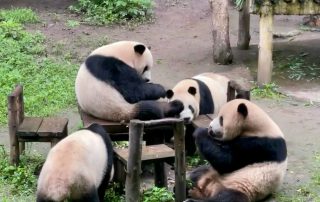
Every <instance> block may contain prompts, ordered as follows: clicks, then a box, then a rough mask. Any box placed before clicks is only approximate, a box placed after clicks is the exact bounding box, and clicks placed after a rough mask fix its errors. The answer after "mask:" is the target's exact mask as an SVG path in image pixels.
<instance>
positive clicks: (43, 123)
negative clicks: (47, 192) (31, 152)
mask: <svg viewBox="0 0 320 202" xmlns="http://www.w3.org/2000/svg"><path fill="white" fill-rule="evenodd" d="M67 125H68V119H65V118H42V117H25V116H24V102H23V87H22V86H21V85H17V86H16V87H15V89H14V90H13V91H12V93H11V94H10V95H8V127H9V137H10V163H11V164H16V165H17V164H18V163H19V155H20V153H22V152H23V151H24V149H25V142H51V144H52V145H55V144H56V143H57V142H58V141H59V140H61V139H62V138H64V137H65V136H67V135H68V134H67V133H68V132H67ZM39 131H40V133H39ZM41 135H44V137H43V138H42V137H41ZM19 142H20V145H19Z"/></svg>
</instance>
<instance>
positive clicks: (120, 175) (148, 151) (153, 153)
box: [114, 144, 175, 186]
mask: <svg viewBox="0 0 320 202" xmlns="http://www.w3.org/2000/svg"><path fill="white" fill-rule="evenodd" d="M114 154H115V168H116V169H115V170H116V172H115V174H116V175H115V179H116V180H117V181H119V182H121V183H124V182H125V180H126V168H127V164H128V158H129V149H128V148H115V149H114ZM174 158H175V151H174V150H173V149H172V148H170V147H168V146H167V145H165V144H158V145H148V146H142V152H141V164H146V163H154V164H155V163H163V162H166V163H169V164H173V163H174ZM154 166H155V165H154ZM155 169H157V168H156V166H155ZM158 170H159V171H158V172H157V173H156V172H155V174H154V182H155V184H157V185H158V186H166V183H164V184H158V183H157V182H158V181H159V178H163V177H165V176H166V175H165V174H164V173H162V171H161V169H158ZM163 172H164V171H163ZM164 180H166V179H161V180H160V181H164Z"/></svg>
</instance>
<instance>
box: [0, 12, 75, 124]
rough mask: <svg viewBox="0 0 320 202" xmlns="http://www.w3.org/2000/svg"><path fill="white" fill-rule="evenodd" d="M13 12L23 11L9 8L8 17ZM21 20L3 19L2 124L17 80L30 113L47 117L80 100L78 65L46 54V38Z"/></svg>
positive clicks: (0, 35) (0, 57) (0, 61)
mask: <svg viewBox="0 0 320 202" xmlns="http://www.w3.org/2000/svg"><path fill="white" fill-rule="evenodd" d="M10 11H12V12H13V13H14V14H15V13H19V12H17V10H8V11H5V12H6V13H7V15H8V16H15V15H14V14H10ZM2 12H4V11H2ZM15 19H17V21H14V20H15ZM20 21H21V20H20V19H19V17H13V18H12V19H11V18H10V20H9V21H0V47H5V48H0V75H1V76H0V86H1V88H0V100H2V102H0V124H4V123H6V120H7V117H6V113H7V102H6V100H7V98H6V96H7V95H8V94H9V93H10V92H11V91H12V89H13V88H14V86H15V84H17V83H20V84H22V85H23V86H24V100H25V111H26V113H27V115H32V116H47V115H50V114H53V113H56V112H58V111H59V110H61V109H63V108H65V107H68V106H71V105H73V104H74V103H76V102H75V100H76V99H75V94H74V81H75V76H76V72H77V65H74V64H72V63H70V62H69V61H67V60H65V59H64V58H63V56H61V57H62V58H59V56H57V57H56V58H55V59H52V58H50V57H48V56H46V47H45V45H44V43H45V37H44V36H43V35H42V34H41V33H39V32H35V33H30V32H27V31H26V30H25V28H24V27H23V25H22V24H20V23H19V22H20Z"/></svg>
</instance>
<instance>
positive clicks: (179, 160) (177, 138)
mask: <svg viewBox="0 0 320 202" xmlns="http://www.w3.org/2000/svg"><path fill="white" fill-rule="evenodd" d="M184 130H185V128H184V123H183V121H182V120H180V121H179V122H177V123H176V124H174V127H173V131H174V149H175V161H174V173H175V201H176V202H181V201H184V200H185V199H186V154H185V137H184V136H185V131H184Z"/></svg>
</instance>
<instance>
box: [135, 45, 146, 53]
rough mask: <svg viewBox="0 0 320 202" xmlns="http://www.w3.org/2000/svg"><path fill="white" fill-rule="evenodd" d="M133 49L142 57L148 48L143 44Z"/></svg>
mask: <svg viewBox="0 0 320 202" xmlns="http://www.w3.org/2000/svg"><path fill="white" fill-rule="evenodd" d="M133 48H134V51H135V52H136V53H139V54H140V55H142V54H143V53H144V51H145V50H146V47H145V46H144V45H142V44H138V45H135V46H134V47H133Z"/></svg>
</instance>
